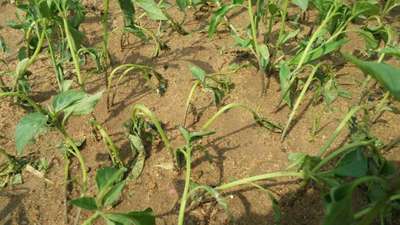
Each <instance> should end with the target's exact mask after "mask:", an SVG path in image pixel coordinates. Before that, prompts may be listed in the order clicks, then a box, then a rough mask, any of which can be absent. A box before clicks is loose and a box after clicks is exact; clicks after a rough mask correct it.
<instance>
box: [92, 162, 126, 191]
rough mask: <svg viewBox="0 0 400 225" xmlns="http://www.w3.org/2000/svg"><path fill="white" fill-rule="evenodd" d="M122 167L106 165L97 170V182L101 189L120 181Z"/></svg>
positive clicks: (98, 187)
mask: <svg viewBox="0 0 400 225" xmlns="http://www.w3.org/2000/svg"><path fill="white" fill-rule="evenodd" d="M121 175H122V173H121V169H117V168H113V167H105V168H101V169H98V170H97V173H96V184H97V189H98V190H99V191H101V190H103V189H104V188H105V187H106V186H110V185H112V184H113V183H115V182H118V181H119V179H120V178H121Z"/></svg>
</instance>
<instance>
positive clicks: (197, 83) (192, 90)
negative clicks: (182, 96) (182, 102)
mask: <svg viewBox="0 0 400 225" xmlns="http://www.w3.org/2000/svg"><path fill="white" fill-rule="evenodd" d="M199 85H200V81H198V80H196V81H195V82H194V84H193V86H192V88H191V89H190V93H189V96H188V99H187V100H186V110H185V118H184V119H183V127H185V126H186V119H187V115H188V113H189V107H190V102H191V101H192V98H193V96H194V93H195V91H196V88H197V87H198V86H199Z"/></svg>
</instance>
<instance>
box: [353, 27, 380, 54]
mask: <svg viewBox="0 0 400 225" xmlns="http://www.w3.org/2000/svg"><path fill="white" fill-rule="evenodd" d="M357 32H358V34H360V36H361V37H362V38H363V39H364V41H365V46H366V48H367V49H377V48H378V47H379V40H376V38H375V36H374V35H373V34H372V33H371V32H369V31H367V30H361V29H360V30H357Z"/></svg>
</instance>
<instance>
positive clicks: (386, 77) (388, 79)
mask: <svg viewBox="0 0 400 225" xmlns="http://www.w3.org/2000/svg"><path fill="white" fill-rule="evenodd" d="M343 55H344V57H345V58H346V60H348V61H350V62H351V63H353V64H355V65H356V66H357V67H358V68H359V69H361V70H362V71H363V72H364V73H366V74H369V75H371V76H372V77H373V78H374V79H376V80H377V81H378V82H379V83H380V84H381V85H382V86H383V87H385V89H387V90H388V91H389V92H390V93H391V94H392V95H393V97H394V98H395V99H396V100H398V101H400V69H399V68H396V67H394V66H391V65H389V64H385V63H377V62H369V61H364V60H360V59H358V58H356V57H354V56H352V55H350V54H343Z"/></svg>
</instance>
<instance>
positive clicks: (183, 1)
mask: <svg viewBox="0 0 400 225" xmlns="http://www.w3.org/2000/svg"><path fill="white" fill-rule="evenodd" d="M176 4H177V5H178V7H179V9H180V10H181V11H185V9H186V8H187V7H188V6H189V2H188V0H176Z"/></svg>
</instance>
